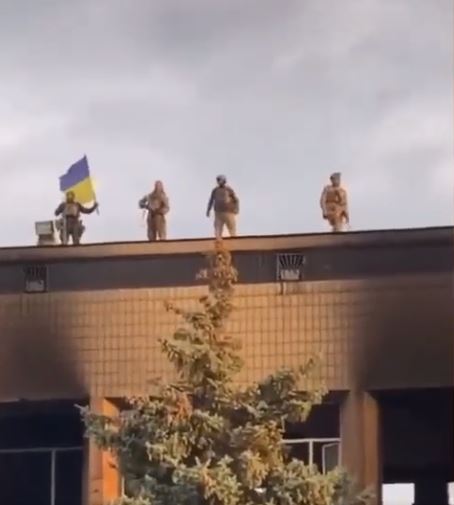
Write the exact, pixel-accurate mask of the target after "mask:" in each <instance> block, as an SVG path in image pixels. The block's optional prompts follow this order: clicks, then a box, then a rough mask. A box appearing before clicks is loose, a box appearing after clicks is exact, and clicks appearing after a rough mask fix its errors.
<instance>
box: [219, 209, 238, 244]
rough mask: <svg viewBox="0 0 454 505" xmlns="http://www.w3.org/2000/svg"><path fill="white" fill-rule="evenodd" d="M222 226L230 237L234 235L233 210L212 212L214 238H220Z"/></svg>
mask: <svg viewBox="0 0 454 505" xmlns="http://www.w3.org/2000/svg"><path fill="white" fill-rule="evenodd" d="M224 227H225V228H227V231H228V233H229V235H230V236H231V237H235V236H236V215H235V214H233V212H215V213H214V235H215V237H216V238H222V234H223V233H224Z"/></svg>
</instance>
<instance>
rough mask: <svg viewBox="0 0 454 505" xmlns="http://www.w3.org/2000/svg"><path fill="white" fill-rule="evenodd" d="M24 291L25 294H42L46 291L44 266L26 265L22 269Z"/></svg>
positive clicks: (46, 279) (45, 269) (46, 282)
mask: <svg viewBox="0 0 454 505" xmlns="http://www.w3.org/2000/svg"><path fill="white" fill-rule="evenodd" d="M24 281H25V286H24V290H25V292H26V293H44V292H46V291H47V289H48V275H47V266H46V265H28V266H26V267H25V268H24Z"/></svg>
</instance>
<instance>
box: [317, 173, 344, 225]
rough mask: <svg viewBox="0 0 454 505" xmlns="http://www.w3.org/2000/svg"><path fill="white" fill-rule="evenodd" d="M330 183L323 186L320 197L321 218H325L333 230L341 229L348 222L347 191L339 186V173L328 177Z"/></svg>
mask: <svg viewBox="0 0 454 505" xmlns="http://www.w3.org/2000/svg"><path fill="white" fill-rule="evenodd" d="M330 180H331V184H329V185H328V186H325V187H324V188H323V192H322V196H321V198H320V207H321V208H322V213H323V219H326V220H327V221H328V223H329V224H330V226H331V229H332V231H333V232H340V231H343V225H344V223H349V220H350V217H349V214H348V204H347V191H346V190H345V189H344V188H343V187H342V186H341V174H340V173H339V172H336V173H334V174H332V175H331V177H330Z"/></svg>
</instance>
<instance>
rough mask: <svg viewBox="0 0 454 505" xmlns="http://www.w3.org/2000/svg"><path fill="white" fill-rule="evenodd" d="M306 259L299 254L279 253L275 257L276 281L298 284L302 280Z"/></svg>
mask: <svg viewBox="0 0 454 505" xmlns="http://www.w3.org/2000/svg"><path fill="white" fill-rule="evenodd" d="M305 263H306V258H305V257H304V254H301V253H280V254H278V255H277V280H278V281H280V282H298V281H301V280H302V278H303V273H304V272H303V271H304V265H305Z"/></svg>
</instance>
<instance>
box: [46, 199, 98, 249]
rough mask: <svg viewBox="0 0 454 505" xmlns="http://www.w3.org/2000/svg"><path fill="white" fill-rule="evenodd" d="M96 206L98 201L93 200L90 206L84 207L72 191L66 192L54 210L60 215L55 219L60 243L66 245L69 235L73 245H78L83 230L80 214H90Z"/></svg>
mask: <svg viewBox="0 0 454 505" xmlns="http://www.w3.org/2000/svg"><path fill="white" fill-rule="evenodd" d="M97 208H98V203H97V202H95V203H94V204H93V206H92V207H84V206H83V205H82V204H80V203H79V202H77V201H76V195H75V194H74V191H68V192H67V193H66V199H65V201H64V202H62V203H61V204H60V205H59V206H58V207H57V209H56V210H55V215H56V216H60V215H61V216H62V217H61V219H59V220H58V221H57V229H58V230H59V232H60V240H61V243H62V245H68V242H69V237H71V239H72V243H73V245H79V244H80V239H81V237H82V234H83V233H84V231H85V226H84V225H83V223H82V220H81V219H80V215H81V214H91V213H92V212H94V211H95V210H96V209H97Z"/></svg>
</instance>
